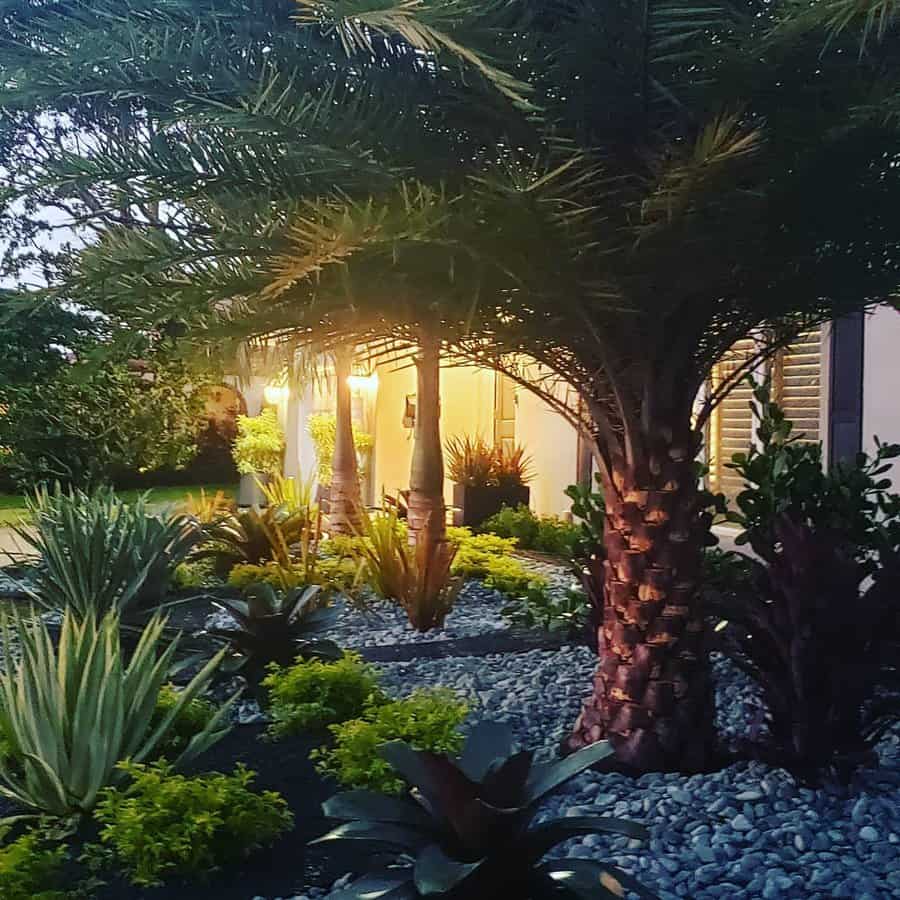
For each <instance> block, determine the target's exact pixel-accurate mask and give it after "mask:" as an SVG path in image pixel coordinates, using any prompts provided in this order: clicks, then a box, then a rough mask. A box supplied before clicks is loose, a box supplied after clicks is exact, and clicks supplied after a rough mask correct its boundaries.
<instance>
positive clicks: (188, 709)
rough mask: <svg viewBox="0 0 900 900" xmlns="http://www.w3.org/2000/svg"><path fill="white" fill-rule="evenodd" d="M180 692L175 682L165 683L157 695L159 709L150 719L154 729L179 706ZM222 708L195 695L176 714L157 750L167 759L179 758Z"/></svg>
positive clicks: (157, 708) (151, 726)
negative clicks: (192, 739)
mask: <svg viewBox="0 0 900 900" xmlns="http://www.w3.org/2000/svg"><path fill="white" fill-rule="evenodd" d="M180 693H181V692H180V691H178V690H176V688H175V687H174V686H173V685H171V684H165V685H163V686H162V688H161V689H160V691H159V695H158V696H157V698H156V710H155V711H154V713H153V718H152V719H151V720H150V730H151V731H152V730H153V729H155V728H158V727H159V726H160V725H161V724H162V723H163V721H164V720H165V718H166V716H167V715H168V714H169V713H170V712H171V710H173V709H175V708H176V707H177V706H178V701H179V699H180V697H179V695H180ZM218 711H219V708H218V707H217V706H216V705H215V704H214V703H210V702H209V701H208V700H202V699H200V698H199V697H195V698H194V699H193V700H191V701H190V702H189V703H187V704H185V705H184V706H182V707H181V708H180V709H178V710H177V712H176V713H175V718H174V719H172V723H171V724H170V725H169V729H168V731H167V732H166V734H165V736H164V737H163V739H162V740H161V741H160V742H159V744H157V746H156V751H155V752H156V753H158V754H159V755H160V756H164V757H165V758H166V759H169V760H175V759H178V757H179V756H181V754H182V753H184V751H185V750H187V748H188V744H190V742H191V738H193V737H194V735H196V734H202V733H203V731H204V730H205V729H206V728H208V727H209V725H210V723H211V722H213V721H214V719H215V717H216V715H217V713H218Z"/></svg>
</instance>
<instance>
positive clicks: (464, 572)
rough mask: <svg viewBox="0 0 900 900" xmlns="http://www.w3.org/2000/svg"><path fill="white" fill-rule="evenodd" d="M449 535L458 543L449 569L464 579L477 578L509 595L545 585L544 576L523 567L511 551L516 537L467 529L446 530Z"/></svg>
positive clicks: (514, 546)
mask: <svg viewBox="0 0 900 900" xmlns="http://www.w3.org/2000/svg"><path fill="white" fill-rule="evenodd" d="M448 538H449V539H450V540H451V541H453V542H454V543H456V544H457V550H456V557H455V558H454V560H453V566H452V571H453V573H454V574H455V575H461V576H462V577H463V578H478V579H480V580H482V581H483V582H484V583H485V585H486V586H487V587H491V588H494V590H497V591H500V593H501V594H506V595H508V596H512V597H515V596H519V595H520V594H523V593H524V592H525V591H526V590H528V587H529V585H535V586H546V584H547V579H546V578H544V577H542V576H541V575H537V574H536V573H534V572H532V571H531V570H530V569H528V568H526V567H525V566H524V565H523V564H522V563H521V562H520V561H519V560H517V559H513V558H512V557H511V556H510V554H511V553H512V552H513V551H514V550H515V548H516V539H515V538H504V537H499V536H498V535H496V534H475V535H473V534H472V533H471V532H470V531H469V529H467V528H453V529H448Z"/></svg>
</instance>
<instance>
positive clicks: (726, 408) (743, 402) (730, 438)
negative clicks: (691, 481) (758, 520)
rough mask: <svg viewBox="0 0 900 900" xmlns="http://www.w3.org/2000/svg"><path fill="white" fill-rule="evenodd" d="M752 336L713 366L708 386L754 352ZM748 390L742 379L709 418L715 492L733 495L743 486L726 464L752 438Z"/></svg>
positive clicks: (716, 384) (711, 479) (711, 476)
mask: <svg viewBox="0 0 900 900" xmlns="http://www.w3.org/2000/svg"><path fill="white" fill-rule="evenodd" d="M754 347H755V342H754V341H753V339H752V338H746V339H744V340H742V341H738V342H737V343H736V344H735V345H734V346H733V347H732V348H731V351H730V352H729V354H728V355H727V356H726V357H725V358H724V359H723V360H722V361H721V362H718V363H716V365H715V366H714V367H713V370H712V375H711V377H710V384H711V389H712V390H713V391H715V390H716V389H717V388H718V387H719V385H720V384H721V383H722V382H723V381H724V380H725V379H726V378H727V377H728V376H729V375H730V374H731V373H732V372H734V370H735V369H737V368H738V367H739V366H740V365H741V364H742V363H743V362H744V361H745V360H746V358H747V357H748V356H749V355H750V354H751V353H752V352H753V350H754ZM750 398H751V392H750V388H749V387H748V385H747V384H746V383H745V382H743V381H741V382H740V383H739V384H737V385H736V386H735V387H734V388H732V390H731V391H730V392H729V393H728V395H727V396H726V397H725V398H724V399H723V400H722V401H721V403H719V405H718V406H717V407H716V408H715V410H714V411H713V414H712V417H711V418H710V421H709V439H708V446H709V486H710V490H712V491H715V492H716V493H718V492H721V493H723V494H725V495H726V496H727V497H729V498H730V497H734V496H735V495H736V494H737V493H738V492H739V491H740V490H741V487H742V482H741V479H740V477H739V476H738V475H737V473H736V472H734V471H732V470H731V469H729V468H727V467H726V465H725V464H726V463H728V462H731V457H732V456H733V455H734V454H735V453H745V452H746V451H747V448H748V447H749V446H750V443H751V442H752V440H753V419H752V414H751V412H750Z"/></svg>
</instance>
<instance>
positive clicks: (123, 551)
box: [16, 485, 204, 618]
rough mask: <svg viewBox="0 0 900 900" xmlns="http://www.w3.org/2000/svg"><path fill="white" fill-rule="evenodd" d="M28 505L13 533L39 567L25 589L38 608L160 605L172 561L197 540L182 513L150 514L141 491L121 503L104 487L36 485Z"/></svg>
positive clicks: (81, 610) (128, 611) (126, 611)
mask: <svg viewBox="0 0 900 900" xmlns="http://www.w3.org/2000/svg"><path fill="white" fill-rule="evenodd" d="M28 508H29V511H30V513H31V517H32V519H33V527H32V528H27V527H18V528H16V532H17V534H18V536H19V537H20V538H21V539H22V540H23V541H24V542H25V543H26V545H28V546H30V547H31V548H32V549H33V550H34V551H35V553H36V554H37V555H38V556H39V557H40V565H39V567H38V568H37V572H36V576H35V582H34V584H33V586H26V588H25V589H26V590H27V592H28V594H29V595H30V596H31V598H32V599H33V600H34V601H35V602H36V603H38V604H40V605H41V606H43V607H46V608H50V609H66V608H70V609H72V610H73V611H74V612H75V613H77V614H78V615H79V616H82V617H83V616H85V615H87V614H88V613H95V614H97V615H98V616H102V615H103V614H105V613H106V612H107V611H109V610H115V611H116V612H119V613H121V614H122V616H123V618H128V617H132V616H134V615H135V614H137V613H139V612H140V611H144V610H148V609H152V608H155V607H158V606H160V605H161V604H162V603H163V602H164V600H165V597H166V595H167V593H168V592H169V589H170V587H171V585H172V577H173V575H174V572H175V569H176V567H177V566H178V565H179V564H181V563H182V562H184V561H185V559H187V558H188V556H189V555H190V554H191V553H192V551H193V550H194V549H195V548H196V547H197V545H198V544H199V543H200V542H201V541H202V540H203V538H204V534H203V531H202V530H201V528H200V526H199V525H198V523H197V522H196V521H195V520H194V519H192V518H190V517H189V516H186V515H175V516H167V517H166V516H160V515H155V514H153V513H151V512H150V510H149V508H148V505H147V496H146V495H144V496H142V497H139V498H138V499H137V500H136V501H135V502H134V503H124V502H123V501H122V500H120V499H119V498H118V497H117V496H116V494H115V492H114V491H113V490H112V489H110V488H101V489H98V490H96V491H94V492H93V493H90V494H88V493H85V492H83V491H80V490H70V491H63V490H62V489H61V488H60V487H59V485H57V486H56V487H55V488H54V490H53V491H49V490H46V489H43V488H42V489H39V490H38V491H37V492H36V493H35V495H34V497H33V498H29V500H28Z"/></svg>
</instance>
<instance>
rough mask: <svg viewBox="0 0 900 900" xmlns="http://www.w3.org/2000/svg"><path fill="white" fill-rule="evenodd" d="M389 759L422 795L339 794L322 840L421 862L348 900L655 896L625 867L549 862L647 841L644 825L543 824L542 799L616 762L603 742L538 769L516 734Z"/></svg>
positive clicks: (392, 751)
mask: <svg viewBox="0 0 900 900" xmlns="http://www.w3.org/2000/svg"><path fill="white" fill-rule="evenodd" d="M379 752H380V754H381V756H382V757H383V758H384V759H385V760H386V761H387V762H389V763H390V764H391V766H393V768H394V769H396V770H397V772H399V773H400V774H401V775H402V776H403V777H404V778H405V779H406V781H407V782H408V783H409V784H410V785H411V786H412V787H413V788H414V789H415V790H414V791H413V792H410V793H407V794H406V795H405V796H402V797H384V796H383V795H381V794H373V793H369V792H368V791H350V792H349V793H345V794H338V795H337V796H335V797H333V798H331V799H330V800H328V801H326V802H325V803H324V804H323V807H322V808H323V810H324V812H325V815H327V816H329V817H330V818H333V819H341V820H344V821H345V824H343V825H339V826H338V827H337V828H335V829H334V830H332V831H330V832H329V833H328V834H326V835H325V836H324V837H321V838H319V841H320V842H322V841H326V842H327V841H335V840H342V841H344V840H350V841H353V840H357V841H366V842H369V843H373V844H376V845H383V846H385V847H387V848H390V849H391V850H392V851H394V852H395V853H397V854H398V855H399V854H401V853H403V854H406V855H408V856H412V857H413V858H414V859H415V865H414V866H410V865H398V866H395V867H392V868H388V869H384V870H381V871H379V872H377V873H371V874H369V875H367V876H364V877H363V878H361V879H360V880H359V881H357V882H355V883H353V884H351V885H350V886H349V887H347V888H345V889H344V890H343V891H342V892H341V893H339V894H338V898H339V900H362V898H364V897H369V896H373V894H374V896H379V895H385V896H388V895H389V894H390V892H391V891H393V892H395V893H396V895H397V896H405V897H410V898H415V897H420V896H423V897H424V896H436V897H466V898H471V900H481V898H484V900H488V898H491V897H499V896H509V897H521V898H523V900H529V898H540V897H549V896H553V897H557V896H559V897H571V898H576V900H592V898H598V900H599V898H601V897H609V896H618V897H624V896H625V892H626V891H627V890H631V891H635V892H636V893H637V894H638V895H639V896H641V897H650V898H652V897H653V896H654V895H653V894H652V893H651V892H650V891H648V890H647V889H646V888H644V887H643V886H642V885H641V884H640V883H639V882H637V881H636V880H635V879H634V878H632V877H631V876H629V875H627V874H626V873H624V872H622V871H621V869H618V868H617V867H616V866H613V865H611V864H604V863H599V862H594V861H588V860H560V859H554V860H550V861H548V862H545V863H541V859H542V858H543V856H544V855H545V854H546V853H547V851H548V850H550V849H552V848H553V847H554V846H556V845H557V844H559V843H561V842H562V841H565V840H567V839H569V838H572V837H577V836H579V835H585V834H594V833H597V832H601V833H602V832H610V833H612V834H624V835H627V836H628V837H631V838H644V837H646V831H645V829H644V828H643V827H641V826H640V825H638V824H636V823H634V822H628V821H625V820H623V819H612V818H605V817H599V816H574V817H569V818H565V819H557V820H555V821H548V822H541V823H540V824H538V825H533V824H532V820H533V819H534V816H535V813H536V812H537V807H538V804H539V802H540V800H541V799H542V798H543V797H545V796H546V795H547V794H549V793H551V792H552V791H554V790H556V789H557V788H559V787H561V786H562V785H563V784H565V782H566V781H568V780H569V779H570V778H572V777H574V776H575V775H577V774H578V773H579V772H582V771H584V769H587V768H588V767H590V766H592V765H594V764H596V763H597V762H599V761H600V760H602V759H605V758H607V757H609V756H610V755H611V754H612V752H613V751H612V749H611V748H610V747H609V745H608V744H606V743H597V744H595V745H594V746H592V747H588V748H585V749H583V750H580V751H578V752H576V753H574V754H573V755H571V756H569V757H568V758H567V759H565V760H562V761H555V762H551V763H545V764H542V765H541V764H534V763H533V754H532V753H531V751H520V752H515V747H514V745H513V742H512V737H511V735H510V732H509V730H508V729H507V728H506V726H503V725H498V724H495V723H492V722H482V723H479V724H478V725H476V726H475V727H474V728H473V729H472V731H471V732H470V734H469V737H468V739H467V740H466V744H465V747H464V748H463V751H462V754H461V756H460V758H459V759H453V758H448V757H447V756H440V755H437V754H433V753H427V752H422V751H418V750H415V749H413V748H412V747H410V746H409V744H406V743H404V742H402V741H392V742H390V743H387V744H384V745H382V747H381V749H380V751H379Z"/></svg>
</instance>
